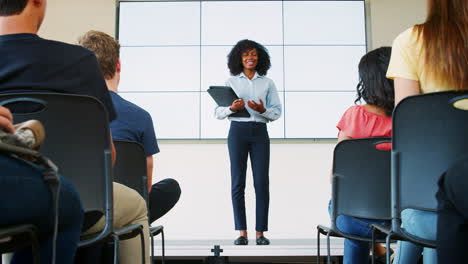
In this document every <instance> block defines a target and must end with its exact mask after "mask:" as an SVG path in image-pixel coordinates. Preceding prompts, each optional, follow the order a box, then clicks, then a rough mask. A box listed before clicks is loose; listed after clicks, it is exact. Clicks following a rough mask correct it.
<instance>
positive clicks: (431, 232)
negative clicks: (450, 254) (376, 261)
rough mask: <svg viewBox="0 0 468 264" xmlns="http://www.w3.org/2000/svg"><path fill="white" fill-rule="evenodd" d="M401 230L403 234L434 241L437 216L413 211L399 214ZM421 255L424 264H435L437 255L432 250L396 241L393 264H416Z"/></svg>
mask: <svg viewBox="0 0 468 264" xmlns="http://www.w3.org/2000/svg"><path fill="white" fill-rule="evenodd" d="M401 221H402V228H403V229H404V231H405V232H407V233H409V234H411V235H413V236H416V237H419V238H422V239H427V240H436V231H437V214H435V213H432V212H427V211H420V210H415V209H405V210H403V211H402V212H401ZM421 253H423V262H424V264H434V263H437V253H436V250H435V249H433V248H424V247H422V246H418V245H415V244H413V243H410V242H406V241H398V244H397V251H396V253H395V259H394V260H393V263H394V264H400V263H401V264H412V263H418V259H419V257H420V256H421Z"/></svg>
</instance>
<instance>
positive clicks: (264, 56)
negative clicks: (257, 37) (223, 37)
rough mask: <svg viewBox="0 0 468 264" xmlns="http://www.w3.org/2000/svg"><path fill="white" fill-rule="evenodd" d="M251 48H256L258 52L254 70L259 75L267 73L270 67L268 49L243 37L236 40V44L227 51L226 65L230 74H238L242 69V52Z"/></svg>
mask: <svg viewBox="0 0 468 264" xmlns="http://www.w3.org/2000/svg"><path fill="white" fill-rule="evenodd" d="M252 49H256V50H257V54H258V63H257V67H255V70H256V71H257V73H258V74H259V75H262V76H263V75H266V74H267V72H268V70H269V69H270V67H271V62H270V55H269V54H268V50H267V49H266V48H265V47H264V46H262V45H261V44H258V43H257V42H255V41H252V40H248V39H244V40H241V41H239V42H237V44H236V45H235V46H234V47H233V48H232V50H231V52H229V54H228V56H227V58H228V63H227V65H228V68H229V71H230V72H231V74H232V75H234V76H235V75H238V74H240V73H241V72H242V71H243V70H244V66H242V53H244V52H246V51H249V50H252Z"/></svg>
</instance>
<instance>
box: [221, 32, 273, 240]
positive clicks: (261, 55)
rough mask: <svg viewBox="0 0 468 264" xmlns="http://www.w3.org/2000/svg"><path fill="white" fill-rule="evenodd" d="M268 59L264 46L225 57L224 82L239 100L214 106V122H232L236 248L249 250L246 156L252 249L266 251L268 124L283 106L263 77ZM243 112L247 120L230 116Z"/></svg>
mask: <svg viewBox="0 0 468 264" xmlns="http://www.w3.org/2000/svg"><path fill="white" fill-rule="evenodd" d="M270 67H271V63H270V56H269V54H268V51H267V50H266V48H265V47H263V46H262V45H260V44H258V43H256V42H255V41H251V40H247V39H245V40H241V41H239V42H238V43H237V44H236V45H235V46H234V48H233V49H232V50H231V52H230V53H229V55H228V68H229V71H230V72H231V75H232V76H233V77H231V78H229V79H228V80H227V81H226V86H230V87H232V89H233V90H234V92H235V93H236V94H237V96H238V97H239V99H237V100H235V101H234V102H233V103H232V105H231V106H230V107H220V106H218V107H217V108H216V110H215V113H216V117H217V118H218V119H225V118H226V117H227V118H228V119H229V120H230V121H231V127H230V130H229V136H228V149H229V157H230V162H231V196H232V197H231V198H232V205H233V209H234V222H235V229H236V230H239V231H240V236H239V238H237V239H236V240H235V241H234V244H235V245H247V244H248V239H247V220H246V216H245V197H244V192H245V178H246V171H247V157H248V156H249V155H250V159H251V162H252V172H253V178H254V187H255V197H256V227H255V229H256V231H257V232H256V244H257V245H269V244H270V240H268V239H267V238H266V237H265V236H264V235H263V232H265V231H268V207H269V202H270V193H269V175H268V173H269V165H270V138H269V136H268V131H267V127H266V123H268V122H271V121H274V120H277V119H278V118H279V117H280V116H281V102H280V100H279V96H278V91H277V90H276V87H275V84H274V83H273V81H272V80H271V79H269V78H267V77H266V74H267V71H268V70H269V69H270ZM244 108H245V109H246V110H247V111H248V112H249V114H250V117H231V116H230V115H231V114H233V113H235V112H237V111H239V110H242V109H244Z"/></svg>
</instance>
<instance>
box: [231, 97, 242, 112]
mask: <svg viewBox="0 0 468 264" xmlns="http://www.w3.org/2000/svg"><path fill="white" fill-rule="evenodd" d="M244 107H245V103H244V100H242V99H236V100H234V102H232V105H231V107H229V109H231V111H234V112H236V111H239V110H242V109H244Z"/></svg>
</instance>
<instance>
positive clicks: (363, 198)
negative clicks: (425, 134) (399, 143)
mask: <svg viewBox="0 0 468 264" xmlns="http://www.w3.org/2000/svg"><path fill="white" fill-rule="evenodd" d="M390 141H391V140H390V138H387V137H375V138H360V139H349V140H343V141H341V142H340V143H338V144H337V145H336V147H335V151H334V155H333V185H332V203H333V212H332V225H333V226H334V225H335V219H336V217H337V216H338V215H349V216H354V217H361V218H368V219H381V220H390V219H391V210H390V151H389V150H380V146H382V145H381V144H385V143H386V144H388V143H389V142H390ZM377 148H379V149H377ZM334 227H336V226H334Z"/></svg>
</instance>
